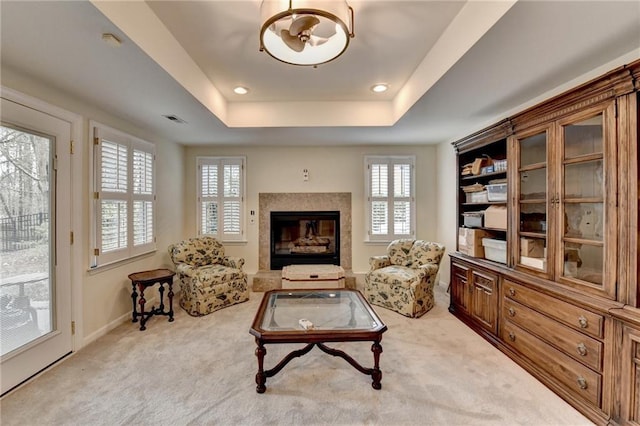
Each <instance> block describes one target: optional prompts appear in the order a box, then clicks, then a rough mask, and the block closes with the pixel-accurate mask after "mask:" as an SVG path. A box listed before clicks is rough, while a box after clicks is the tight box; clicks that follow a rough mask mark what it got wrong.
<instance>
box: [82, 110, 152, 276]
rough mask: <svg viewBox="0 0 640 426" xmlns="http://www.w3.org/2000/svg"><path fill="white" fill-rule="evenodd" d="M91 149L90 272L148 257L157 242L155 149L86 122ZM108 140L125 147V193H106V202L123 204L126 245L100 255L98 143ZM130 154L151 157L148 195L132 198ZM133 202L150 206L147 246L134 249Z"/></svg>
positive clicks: (109, 128)
mask: <svg viewBox="0 0 640 426" xmlns="http://www.w3.org/2000/svg"><path fill="white" fill-rule="evenodd" d="M89 128H90V129H91V130H90V132H91V141H92V144H91V147H92V158H93V161H92V162H91V165H92V168H93V170H92V174H91V176H92V185H91V189H92V191H91V194H90V198H91V200H92V201H93V202H92V203H91V219H92V220H91V252H90V261H89V265H90V268H91V269H96V268H100V267H103V266H107V265H111V264H114V263H116V262H121V261H125V260H128V259H131V258H134V257H136V256H140V255H143V254H146V253H151V252H153V251H155V250H156V241H157V222H158V220H157V200H156V198H157V197H156V182H157V178H156V169H157V167H156V148H155V145H154V144H152V143H150V142H147V141H145V140H142V139H139V138H136V137H134V136H131V135H129V134H127V133H124V132H121V131H119V130H117V129H114V128H112V127H109V126H106V125H104V124H101V123H98V122H95V121H90V122H89ZM103 139H105V140H108V141H110V142H115V143H118V144H121V145H125V146H126V147H127V191H126V192H125V193H114V192H109V193H108V194H109V195H108V197H109V198H108V199H114V200H116V199H117V200H123V201H126V202H127V243H126V247H123V248H122V249H119V250H112V251H109V252H106V253H103V252H102V251H101V245H102V241H101V235H102V233H101V213H102V211H101V209H100V202H101V200H102V199H103V197H104V196H105V194H104V193H103V191H102V189H101V170H102V168H101V166H102V162H101V161H102V157H101V149H100V147H101V146H102V145H101V140H103ZM134 150H138V151H144V152H146V153H149V154H151V155H152V156H153V157H152V158H153V160H152V161H153V163H152V164H153V166H152V167H153V171H152V180H153V184H152V191H151V192H152V194H134V192H133V152H134ZM134 201H151V203H152V218H153V224H152V233H153V238H152V240H151V242H149V243H146V244H139V245H135V244H134V242H133V238H134V232H133V203H134Z"/></svg>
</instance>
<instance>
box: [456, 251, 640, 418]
mask: <svg viewBox="0 0 640 426" xmlns="http://www.w3.org/2000/svg"><path fill="white" fill-rule="evenodd" d="M476 263H479V262H476V261H474V260H472V259H469V260H467V257H466V256H465V255H462V254H458V253H454V254H452V255H451V283H452V288H451V306H450V311H451V312H452V313H453V314H454V315H456V316H457V317H458V318H459V319H460V320H461V321H463V322H464V323H465V324H466V325H468V326H469V327H470V328H472V329H473V330H474V331H476V332H477V333H478V334H480V335H481V336H482V337H484V338H485V339H486V340H487V341H488V342H489V343H491V344H492V345H494V346H495V347H496V348H498V349H499V350H501V351H502V352H504V353H505V354H506V355H507V356H509V357H510V358H511V359H512V360H513V361H515V362H516V363H518V364H519V365H520V366H522V367H523V368H524V369H525V370H527V371H528V372H529V373H531V374H532V375H533V376H534V377H536V378H537V379H538V380H540V381H541V382H542V383H544V384H545V385H546V386H547V387H548V388H549V389H551V390H552V391H553V392H555V393H556V394H558V395H559V396H560V397H561V398H563V399H564V400H565V401H567V402H568V403H569V404H571V405H572V406H573V407H575V408H576V409H577V410H578V411H580V412H581V413H582V414H584V415H585V416H587V417H588V418H589V419H590V420H591V421H593V422H594V423H596V424H603V425H604V424H618V423H617V422H616V420H614V419H613V418H612V414H613V413H612V409H611V408H612V403H611V395H612V394H613V393H614V392H620V388H619V387H618V385H617V384H615V383H614V380H613V379H612V369H613V368H612V367H609V365H610V364H611V363H612V361H613V360H614V358H615V357H617V356H618V355H615V354H614V351H613V350H612V347H613V346H612V343H613V342H614V340H619V339H615V338H614V335H617V336H620V335H621V334H622V333H621V332H614V327H613V324H614V322H613V320H612V319H611V317H609V316H608V315H607V314H606V309H604V310H602V311H600V310H596V309H595V308H593V307H589V308H587V307H585V306H582V305H580V304H579V303H578V302H575V301H573V300H572V299H569V298H567V297H565V296H564V295H562V294H557V295H552V294H548V293H547V292H546V291H542V290H540V289H538V288H537V286H536V284H534V283H529V282H526V281H522V282H520V281H516V280H515V279H514V277H513V276H512V275H513V274H512V273H510V272H509V271H508V270H505V269H504V268H500V267H496V268H495V270H493V269H490V266H488V267H484V265H483V266H480V265H478V264H476ZM518 279H522V277H518ZM628 335H629V337H627V338H626V340H625V342H626V343H625V344H626V345H627V346H625V348H626V349H625V353H626V354H628V356H629V358H630V360H629V361H628V362H627V364H626V365H627V369H628V370H633V374H634V375H633V377H634V378H633V380H632V382H630V383H629V384H628V387H629V391H625V395H626V394H631V395H635V399H633V400H631V399H630V400H629V401H627V404H628V406H629V407H634V408H628V411H629V410H630V411H633V410H636V411H635V412H633V416H635V417H633V418H635V419H638V418H640V417H638V413H637V410H638V408H637V406H638V401H640V330H634V332H633V333H631V332H630V331H629V332H628ZM631 359H633V362H632V361H631ZM622 374H623V375H624V376H625V377H630V376H631V373H629V372H623V373H622ZM612 387H613V388H615V390H612ZM634 421H636V422H637V420H634ZM621 424H625V425H626V424H629V425H635V426H640V423H621Z"/></svg>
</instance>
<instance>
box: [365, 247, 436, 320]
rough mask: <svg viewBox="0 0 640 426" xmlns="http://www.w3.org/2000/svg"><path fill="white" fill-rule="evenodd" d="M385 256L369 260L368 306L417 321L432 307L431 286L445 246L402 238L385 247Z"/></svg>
mask: <svg viewBox="0 0 640 426" xmlns="http://www.w3.org/2000/svg"><path fill="white" fill-rule="evenodd" d="M387 252H388V255H385V256H373V257H371V258H370V259H369V264H370V265H371V270H369V272H368V273H367V274H366V275H365V286H364V293H365V297H366V298H367V300H368V301H369V303H371V304H373V305H377V306H382V307H383V308H387V309H391V310H394V311H396V312H398V313H400V314H402V315H405V316H408V317H411V318H417V317H419V316H422V315H423V314H425V313H426V312H427V311H429V310H430V309H431V308H433V306H434V305H435V300H434V295H433V286H434V284H435V280H436V276H437V275H438V269H439V268H440V261H441V260H442V256H443V255H444V246H443V245H441V244H438V243H431V242H428V241H422V240H410V239H401V240H395V241H392V242H391V243H390V244H389V246H388V247H387Z"/></svg>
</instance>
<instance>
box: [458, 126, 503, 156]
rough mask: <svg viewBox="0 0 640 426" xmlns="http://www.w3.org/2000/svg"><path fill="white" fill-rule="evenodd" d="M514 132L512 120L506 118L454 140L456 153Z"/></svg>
mask: <svg viewBox="0 0 640 426" xmlns="http://www.w3.org/2000/svg"><path fill="white" fill-rule="evenodd" d="M512 133H513V126H512V125H511V121H510V120H509V119H504V120H502V121H500V122H498V123H496V124H493V125H491V126H489V127H486V128H484V129H482V130H479V131H477V132H475V133H473V134H471V135H469V136H467V137H464V138H462V139H459V140H457V141H454V142H452V145H453V147H454V149H455V150H456V153H461V152H466V151H471V150H473V149H476V148H479V147H481V146H484V145H486V144H487V143H491V142H495V141H497V140H500V139H505V138H506V137H507V136H510V135H511V134H512Z"/></svg>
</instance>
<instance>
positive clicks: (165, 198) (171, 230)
mask: <svg viewBox="0 0 640 426" xmlns="http://www.w3.org/2000/svg"><path fill="white" fill-rule="evenodd" d="M1 71H2V85H3V86H5V87H8V88H11V89H14V90H17V91H19V92H22V93H24V94H27V95H30V96H32V97H35V98H38V99H40V100H43V101H45V102H47V103H49V104H52V105H54V106H58V107H60V108H64V109H66V110H68V111H71V112H74V113H76V114H79V115H81V116H82V118H83V125H84V131H83V137H82V141H74V142H75V145H76V147H77V149H76V150H77V151H78V152H81V154H80V155H82V156H83V159H82V170H81V173H80V175H81V177H82V193H81V194H80V198H79V199H81V200H82V201H81V203H80V205H78V206H76V207H74V208H77V209H80V210H81V214H79V215H77V214H76V213H77V212H70V214H72V216H74V215H75V216H78V217H81V218H82V223H74V224H73V228H74V229H73V230H74V234H75V244H82V250H81V252H82V253H83V254H84V255H83V256H82V258H81V259H74V262H75V266H74V269H75V270H74V271H72V275H73V276H74V277H79V281H80V282H79V283H74V289H75V290H77V291H76V292H75V294H74V301H81V302H80V303H81V305H82V308H81V311H82V318H75V320H76V334H77V335H76V340H75V347H76V348H80V347H82V346H84V345H85V344H87V343H89V342H90V341H92V340H94V339H96V338H97V337H100V336H101V335H103V334H105V333H106V332H107V331H109V330H110V329H111V328H113V327H114V326H116V325H118V324H120V323H121V322H122V320H123V318H125V317H127V316H130V315H131V309H132V305H131V281H129V279H128V278H127V276H128V275H129V274H130V273H132V272H137V271H144V270H148V269H155V268H158V267H163V266H169V265H171V261H170V259H169V257H168V254H167V250H166V248H167V246H168V245H169V243H170V242H173V241H177V240H179V239H181V238H182V236H183V230H182V223H183V222H184V219H183V211H182V209H180V208H176V205H179V203H180V202H181V201H182V192H183V188H184V185H185V183H184V180H183V176H184V170H183V164H184V161H183V155H184V150H183V147H182V146H181V145H178V144H176V143H173V142H171V141H168V140H164V139H162V138H161V137H158V136H157V135H153V134H150V133H149V132H145V131H143V130H142V129H140V128H138V127H136V126H134V125H132V124H131V123H128V122H127V121H126V120H123V119H120V118H118V117H116V116H114V115H112V114H109V113H107V112H105V111H102V110H100V109H98V108H95V107H94V106H92V105H89V104H87V103H86V102H84V101H82V100H79V99H76V98H73V97H71V96H69V95H68V94H66V93H63V92H61V91H59V90H56V89H55V88H52V87H50V86H48V85H46V84H43V83H41V82H38V81H35V80H33V79H30V78H29V77H27V76H25V75H24V74H21V73H18V72H15V71H13V70H11V69H8V68H6V67H3V68H2V70H1ZM90 119H91V120H96V121H98V122H101V123H103V124H106V125H108V126H111V127H114V128H116V129H119V130H121V131H123V132H127V133H130V134H131V135H133V136H136V137H139V138H141V139H145V140H147V141H149V142H153V143H155V144H156V165H157V174H156V177H157V185H158V186H157V187H158V188H162V190H161V191H158V197H157V212H158V217H157V231H158V238H157V247H158V250H157V251H156V252H155V253H153V254H150V255H147V256H144V257H141V258H137V259H134V260H132V261H129V262H126V263H121V264H118V265H116V266H113V267H110V268H104V269H100V270H95V271H89V269H88V266H89V253H90V244H89V243H90V239H89V237H90V234H89V230H90V202H91V199H90V193H91V190H90V181H91V179H90V175H89V174H90V164H91V138H90V137H89V124H88V122H89V120H90ZM167 171H171V172H170V173H168V172H167ZM78 291H79V292H80V293H81V297H77V298H76V296H78ZM147 296H149V295H147Z"/></svg>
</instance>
